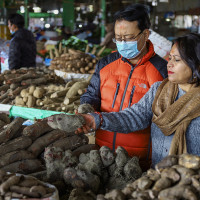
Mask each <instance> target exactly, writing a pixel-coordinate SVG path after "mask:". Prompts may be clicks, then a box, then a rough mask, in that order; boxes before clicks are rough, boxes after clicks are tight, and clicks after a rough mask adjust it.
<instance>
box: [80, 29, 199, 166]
mask: <svg viewBox="0 0 200 200" xmlns="http://www.w3.org/2000/svg"><path fill="white" fill-rule="evenodd" d="M167 69H168V79H165V80H164V81H163V82H157V83H155V84H154V85H153V86H152V87H151V88H150V90H149V91H148V92H147V93H146V95H145V96H144V97H143V98H142V99H141V100H140V101H139V102H138V103H136V104H134V105H133V106H131V107H130V108H126V109H125V110H123V111H120V112H111V113H90V114H83V115H82V116H83V117H84V118H85V122H86V124H85V125H84V126H83V127H82V128H79V129H78V130H77V133H81V132H83V131H84V133H88V132H89V131H90V130H91V129H95V130H97V129H99V128H100V129H103V130H108V131H116V132H121V133H129V132H132V131H137V130H142V129H145V128H146V127H147V126H149V125H150V124H151V123H152V124H151V139H152V165H153V166H155V164H156V163H158V162H159V161H160V160H162V159H163V158H164V157H165V156H167V155H176V154H182V153H186V152H188V153H190V154H196V155H200V103H199V102H200V35H199V34H194V33H190V34H188V35H186V36H183V37H179V38H178V39H177V40H176V41H175V42H174V45H173V47H172V49H171V52H170V55H169V62H168V65H167Z"/></svg>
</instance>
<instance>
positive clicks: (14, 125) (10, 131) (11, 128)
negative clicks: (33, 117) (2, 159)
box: [0, 117, 24, 154]
mask: <svg viewBox="0 0 200 200" xmlns="http://www.w3.org/2000/svg"><path fill="white" fill-rule="evenodd" d="M23 122H24V120H23V119H22V118H21V117H17V118H16V119H14V120H13V121H12V122H11V123H10V124H9V125H8V126H7V128H6V129H5V130H3V131H1V132H0V144H1V143H3V142H7V141H8V140H10V139H11V138H12V137H13V136H14V134H15V133H16V132H17V131H18V130H19V129H20V127H21V125H22V123H23ZM0 154H1V152H0Z"/></svg>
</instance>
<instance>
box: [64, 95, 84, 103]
mask: <svg viewBox="0 0 200 200" xmlns="http://www.w3.org/2000/svg"><path fill="white" fill-rule="evenodd" d="M78 99H80V96H73V97H71V98H68V97H65V99H64V104H65V105H69V104H71V103H72V102H74V101H76V100H78Z"/></svg>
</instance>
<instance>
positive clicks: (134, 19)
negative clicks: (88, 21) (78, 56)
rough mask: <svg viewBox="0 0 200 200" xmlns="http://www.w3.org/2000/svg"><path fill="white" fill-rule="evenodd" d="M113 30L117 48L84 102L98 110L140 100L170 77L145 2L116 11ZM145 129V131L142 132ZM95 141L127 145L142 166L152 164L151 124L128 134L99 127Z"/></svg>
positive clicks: (101, 67)
mask: <svg viewBox="0 0 200 200" xmlns="http://www.w3.org/2000/svg"><path fill="white" fill-rule="evenodd" d="M114 17H115V20H114V31H115V38H114V39H113V41H114V42H115V43H116V46H117V49H118V52H114V53H112V54H110V55H108V56H107V57H104V58H103V59H101V60H100V61H99V62H98V64H97V66H96V70H95V73H94V75H93V77H92V79H91V82H90V85H89V86H88V89H87V91H86V93H85V94H84V95H83V96H82V97H81V104H84V103H89V104H91V105H92V106H93V107H94V108H95V110H96V111H102V112H117V111H120V110H124V109H125V108H127V107H130V106H131V105H132V104H134V103H137V102H138V101H139V100H140V99H141V98H142V97H143V96H144V94H145V93H146V92H147V91H148V90H149V88H150V87H151V85H152V84H153V83H155V82H157V81H162V80H163V79H164V78H166V77H167V67H166V66H167V61H165V60H164V59H162V58H161V57H159V56H158V55H157V54H155V52H154V48H153V44H152V43H151V41H150V40H148V37H149V34H150V33H149V28H150V20H149V16H148V12H147V9H146V7H145V6H144V5H142V4H134V5H131V6H128V7H127V8H125V9H124V10H122V11H119V12H117V13H116V14H115V16H114ZM141 133H142V134H141ZM96 144H98V145H99V146H108V147H110V148H112V149H113V150H115V149H116V148H117V147H118V146H122V147H124V148H125V149H126V150H127V151H128V153H129V155H130V156H138V157H139V158H140V164H141V166H142V168H143V170H146V169H147V168H148V167H149V164H150V159H149V158H150V147H151V140H150V128H147V129H145V130H142V131H137V132H134V133H129V134H121V133H112V132H108V131H104V130H97V131H96Z"/></svg>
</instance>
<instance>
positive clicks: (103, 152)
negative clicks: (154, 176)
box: [45, 145, 142, 193]
mask: <svg viewBox="0 0 200 200" xmlns="http://www.w3.org/2000/svg"><path fill="white" fill-rule="evenodd" d="M91 148H94V149H93V150H91ZM79 150H80V151H79V154H80V155H79V157H77V155H78V154H77V153H75V152H72V151H70V150H67V151H65V152H63V154H60V152H61V150H60V149H59V148H58V147H56V146H54V148H53V149H52V147H47V148H46V150H45V161H46V165H48V166H50V167H47V173H48V174H50V176H51V174H54V177H56V176H55V172H57V173H56V174H62V172H63V171H64V173H63V174H64V175H63V177H64V181H65V183H66V184H67V185H70V186H72V187H73V188H82V189H84V190H89V189H90V190H92V191H93V192H94V193H98V192H99V191H101V190H104V191H105V190H110V189H114V188H118V189H122V188H123V187H125V185H126V183H128V182H132V181H133V180H136V179H137V178H139V177H140V176H141V175H142V170H141V168H140V166H139V164H138V161H139V159H138V158H137V157H133V158H130V157H129V156H128V153H127V152H126V150H124V149H123V148H122V147H118V148H117V150H116V154H115V153H113V152H112V151H111V150H110V149H109V148H108V147H106V146H103V147H101V148H100V149H99V150H98V149H95V146H94V145H93V146H85V147H84V146H82V147H81V149H79ZM86 150H87V151H88V150H91V151H90V152H88V153H87V151H86ZM48 155H60V156H55V157H57V158H59V160H62V162H59V165H58V159H57V160H54V162H49V160H51V161H52V159H48V157H49V156H48ZM52 166H54V168H53V167H52ZM58 171H60V173H58ZM59 178H60V177H59Z"/></svg>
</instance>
